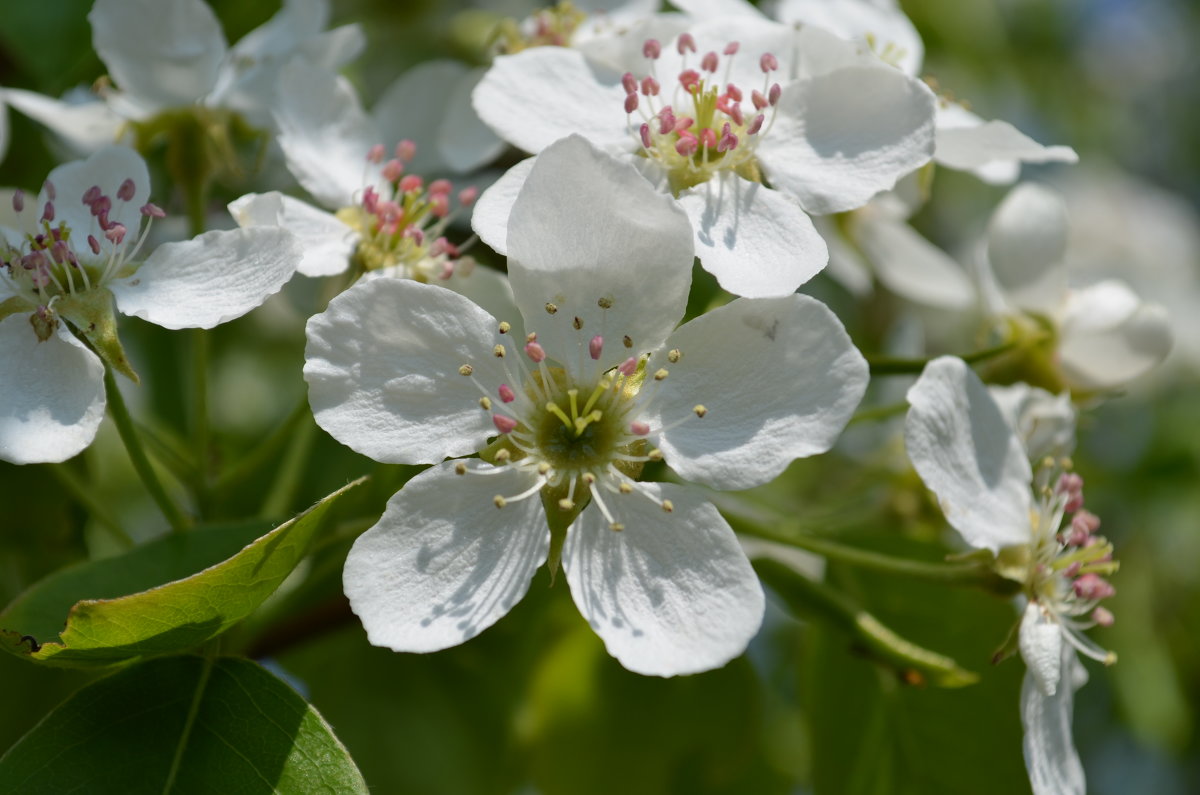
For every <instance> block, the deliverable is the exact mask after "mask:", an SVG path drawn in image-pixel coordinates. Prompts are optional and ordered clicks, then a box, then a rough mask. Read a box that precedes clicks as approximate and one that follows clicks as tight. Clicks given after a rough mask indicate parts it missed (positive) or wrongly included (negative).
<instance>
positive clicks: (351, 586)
mask: <svg viewBox="0 0 1200 795" xmlns="http://www.w3.org/2000/svg"><path fill="white" fill-rule="evenodd" d="M454 466H455V464H454V462H446V463H445V464H443V465H441V466H438V467H433V468H432V469H427V470H426V471H424V472H422V473H421V474H419V475H417V476H416V477H415V478H413V479H412V480H410V481H409V482H408V483H407V484H405V486H404V488H402V489H401V490H400V491H399V492H397V493H396V495H395V496H394V497H392V498H391V499H390V500H388V504H387V509H386V510H385V511H384V513H383V516H381V517H380V519H379V522H378V524H376V525H375V526H374V527H372V528H371V529H370V530H368V531H367V532H365V533H363V534H362V535H361V536H359V537H358V539H357V540H355V542H354V546H353V547H352V548H351V549H350V554H349V555H348V556H347V558H346V567H345V570H344V571H343V573H342V583H343V586H344V588H345V591H346V596H347V597H348V598H349V599H350V607H351V608H352V609H353V610H354V612H355V614H356V615H357V616H358V617H359V618H360V619H362V623H363V627H364V628H365V629H366V630H367V638H368V639H369V640H370V641H371V643H373V644H374V645H376V646H383V647H386V648H389V649H392V650H393V651H412V652H430V651H437V650H439V649H445V648H448V647H450V646H457V645H458V644H460V643H462V642H464V641H467V640H470V639H471V638H473V637H475V636H476V635H478V634H479V633H480V632H482V631H483V630H485V629H487V628H488V627H490V626H491V625H492V624H495V623H496V622H497V621H498V620H500V619H501V618H502V617H503V616H504V615H505V614H506V613H508V611H509V610H511V609H512V607H513V605H515V604H516V603H517V602H519V601H520V600H521V598H522V597H523V596H524V595H525V592H526V591H528V590H529V582H530V580H531V579H533V575H534V573H535V572H536V571H537V569H538V567H539V566H541V565H542V563H543V562H544V561H545V560H546V553H547V551H548V550H549V548H550V531H549V529H548V528H547V526H546V515H545V512H544V511H543V509H542V504H541V500H539V499H538V498H537V497H536V496H535V497H532V498H529V499H525V500H521V501H520V502H514V503H510V504H508V505H506V506H504V508H500V509H497V508H496V506H495V505H494V504H493V502H492V499H493V497H494V496H495V495H497V494H508V495H513V494H517V493H519V492H522V491H524V490H525V489H527V488H528V487H529V486H530V485H531V483H530V481H531V480H533V479H534V478H535V477H536V476H535V475H532V473H529V472H527V471H521V470H518V469H516V468H515V467H509V468H507V470H504V469H501V470H496V469H495V468H494V467H491V466H489V465H487V464H484V463H481V462H479V461H472V462H470V463H469V464H468V467H469V469H470V470H471V472H470V473H468V474H466V475H461V476H460V475H456V474H455V472H454ZM477 471H485V472H487V471H490V472H493V473H494V474H475V472H477Z"/></svg>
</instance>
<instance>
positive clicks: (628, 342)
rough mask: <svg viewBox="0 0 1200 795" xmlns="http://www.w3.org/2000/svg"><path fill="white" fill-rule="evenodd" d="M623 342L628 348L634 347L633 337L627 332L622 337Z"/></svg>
mask: <svg viewBox="0 0 1200 795" xmlns="http://www.w3.org/2000/svg"><path fill="white" fill-rule="evenodd" d="M621 343H622V344H623V345H624V346H625V347H626V348H632V347H633V337H631V336H629V335H628V334H626V335H625V336H624V337H622V338H621Z"/></svg>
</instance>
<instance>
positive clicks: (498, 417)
mask: <svg viewBox="0 0 1200 795" xmlns="http://www.w3.org/2000/svg"><path fill="white" fill-rule="evenodd" d="M492 423H493V424H494V425H495V426H496V430H498V431H500V433H509V432H511V431H512V429H513V428H515V427H517V421H516V420H514V419H513V418H512V417H505V416H504V415H503V414H493V415H492Z"/></svg>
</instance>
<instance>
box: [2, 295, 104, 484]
mask: <svg viewBox="0 0 1200 795" xmlns="http://www.w3.org/2000/svg"><path fill="white" fill-rule="evenodd" d="M0 397H2V399H0V460H4V461H9V462H11V463H14V464H37V463H43V462H58V461H66V460H67V459H68V458H70V457H72V456H74V455H75V454H76V453H78V452H80V451H81V450H83V449H84V448H85V447H87V446H88V445H89V444H91V443H92V439H93V438H95V436H96V429H97V428H99V427H100V421H101V420H102V419H104V365H103V364H101V362H100V358H99V357H98V356H96V354H94V353H92V352H91V351H90V350H88V349H87V347H86V346H84V344H83V343H81V342H80V341H79V340H77V339H75V337H74V336H73V335H72V334H71V333H70V332H69V331H67V329H66V327H65V326H59V328H58V331H57V332H56V333H55V334H53V335H52V336H50V337H49V338H48V339H47V340H46V341H45V342H39V341H38V338H37V335H36V334H35V333H34V331H33V327H32V326H31V325H30V324H29V315H28V314H25V313H19V314H14V315H9V316H8V317H6V318H4V319H3V320H0Z"/></svg>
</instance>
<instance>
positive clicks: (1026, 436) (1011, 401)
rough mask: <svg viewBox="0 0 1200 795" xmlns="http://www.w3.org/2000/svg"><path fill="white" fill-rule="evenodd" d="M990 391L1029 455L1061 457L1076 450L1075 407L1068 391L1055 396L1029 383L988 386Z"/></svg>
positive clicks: (1032, 456) (1041, 457)
mask: <svg viewBox="0 0 1200 795" xmlns="http://www.w3.org/2000/svg"><path fill="white" fill-rule="evenodd" d="M988 392H990V393H991V395H992V399H993V400H995V401H996V405H997V406H998V407H999V408H1000V412H1001V413H1002V414H1003V415H1004V420H1005V422H1007V423H1008V424H1009V427H1011V428H1013V429H1014V430H1016V432H1017V435H1018V436H1019V437H1020V438H1021V441H1022V442H1024V444H1025V453H1026V458H1028V459H1029V460H1030V461H1040V460H1041V459H1043V458H1045V457H1046V456H1053V457H1054V458H1060V457H1062V456H1066V455H1070V454H1071V452H1072V451H1073V450H1074V449H1075V407H1074V405H1072V403H1071V395H1070V393H1069V392H1063V393H1062V394H1061V395H1052V394H1050V393H1049V392H1047V391H1046V390H1044V389H1038V388H1037V387H1034V386H1029V385H1028V384H1013V385H1011V386H989V387H988Z"/></svg>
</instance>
